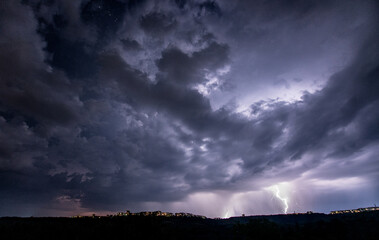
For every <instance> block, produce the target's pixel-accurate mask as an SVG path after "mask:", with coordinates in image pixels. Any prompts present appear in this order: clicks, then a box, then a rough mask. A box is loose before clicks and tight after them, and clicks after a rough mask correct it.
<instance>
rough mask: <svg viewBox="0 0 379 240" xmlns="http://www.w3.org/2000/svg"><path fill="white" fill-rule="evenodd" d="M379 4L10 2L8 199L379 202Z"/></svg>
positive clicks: (3, 134)
mask: <svg viewBox="0 0 379 240" xmlns="http://www.w3.org/2000/svg"><path fill="white" fill-rule="evenodd" d="M378 11H379V9H378V5H377V3H376V2H375V1H368V0H367V1H361V2H359V3H358V2H356V1H344V2H341V1H329V2H320V1H289V0H288V1H260V0H257V1H200V0H193V1H178V0H175V1H173V0H167V1H132V0H131V1H121V0H107V1H105V0H82V1H76V0H72V1H63V0H62V1H60V0H56V1H38V0H28V1H20V2H19V1H11V0H6V1H4V2H2V3H1V4H0V32H1V34H0V142H1V144H0V215H2V216H5V215H20V216H30V215H37V216H38V215H65V216H68V215H72V214H78V213H81V214H88V213H90V212H96V213H108V212H114V211H121V210H125V209H131V210H132V211H142V210H158V209H159V210H165V211H189V212H193V213H199V214H203V215H208V216H225V217H227V216H231V215H238V214H242V213H245V214H268V213H280V212H283V210H284V206H283V203H282V201H281V200H280V199H277V198H275V194H273V193H272V191H270V189H272V186H275V189H278V190H279V191H280V194H281V196H282V197H283V198H286V199H287V200H288V205H289V208H288V211H289V212H293V211H296V212H300V211H307V210H313V211H323V212H327V211H330V210H333V209H336V208H356V207H364V206H367V205H369V206H371V205H373V204H375V203H377V201H378V200H379V185H378V182H379V181H378V180H379V164H378V160H379V159H378V156H379V141H378V140H379V79H378V78H379V55H378V53H379V45H378V42H379V41H378V40H379V32H378V30H377V25H378V17H379V14H378V13H379V12H378ZM270 187H271V188H270Z"/></svg>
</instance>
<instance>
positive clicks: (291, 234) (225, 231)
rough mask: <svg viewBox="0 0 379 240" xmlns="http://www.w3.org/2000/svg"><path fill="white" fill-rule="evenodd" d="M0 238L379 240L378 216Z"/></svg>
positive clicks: (95, 228)
mask: <svg viewBox="0 0 379 240" xmlns="http://www.w3.org/2000/svg"><path fill="white" fill-rule="evenodd" d="M0 239H276V240H278V239H366V240H368V239H375V240H377V239H379V211H375V212H365V213H356V214H339V215H325V214H300V215H273V216H252V217H234V218H230V219H202V218H188V217H152V216H151V217H150V216H149V217H142V216H128V217H101V218H98V217H94V218H92V217H85V218H8V217H6V218H0Z"/></svg>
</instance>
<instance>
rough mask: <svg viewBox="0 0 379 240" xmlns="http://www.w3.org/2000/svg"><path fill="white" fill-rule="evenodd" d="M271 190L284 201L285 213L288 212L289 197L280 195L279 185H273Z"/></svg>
mask: <svg viewBox="0 0 379 240" xmlns="http://www.w3.org/2000/svg"><path fill="white" fill-rule="evenodd" d="M271 190H272V191H273V192H274V194H275V197H277V198H278V199H279V200H280V201H282V202H283V205H284V213H285V214H287V210H288V200H287V198H283V197H281V196H280V190H279V187H278V185H274V186H272V189H271Z"/></svg>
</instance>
